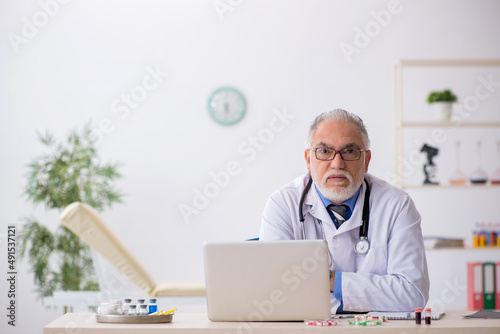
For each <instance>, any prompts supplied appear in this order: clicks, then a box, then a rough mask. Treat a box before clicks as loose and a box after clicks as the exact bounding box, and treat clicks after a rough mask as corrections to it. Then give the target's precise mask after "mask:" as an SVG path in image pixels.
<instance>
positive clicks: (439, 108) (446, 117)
mask: <svg viewBox="0 0 500 334" xmlns="http://www.w3.org/2000/svg"><path fill="white" fill-rule="evenodd" d="M451 104H452V103H451V102H433V103H431V109H432V111H433V113H434V119H435V120H436V121H438V122H449V121H450V120H451Z"/></svg>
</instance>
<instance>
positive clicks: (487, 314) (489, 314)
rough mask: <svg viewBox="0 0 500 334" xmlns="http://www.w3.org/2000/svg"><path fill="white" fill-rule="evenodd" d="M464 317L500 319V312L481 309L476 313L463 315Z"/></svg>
mask: <svg viewBox="0 0 500 334" xmlns="http://www.w3.org/2000/svg"><path fill="white" fill-rule="evenodd" d="M462 318H465V319H500V312H495V311H491V310H479V311H477V312H476V313H472V314H469V315H463V316H462Z"/></svg>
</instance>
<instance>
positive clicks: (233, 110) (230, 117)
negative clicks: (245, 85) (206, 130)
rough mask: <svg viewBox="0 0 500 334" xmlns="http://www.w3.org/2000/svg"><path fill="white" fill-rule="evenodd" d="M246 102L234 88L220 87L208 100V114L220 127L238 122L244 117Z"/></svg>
mask: <svg viewBox="0 0 500 334" xmlns="http://www.w3.org/2000/svg"><path fill="white" fill-rule="evenodd" d="M245 110H246V101H245V98H244V97H243V95H242V94H241V93H240V92H239V91H238V90H237V89H235V88H232V87H221V88H219V89H217V90H215V91H214V92H213V93H212V95H210V97H209V98H208V112H209V114H210V116H212V118H213V119H214V120H215V121H217V122H218V123H220V124H222V125H231V124H234V123H236V122H238V121H239V120H240V119H241V118H242V117H243V115H245Z"/></svg>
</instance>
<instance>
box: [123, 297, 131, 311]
mask: <svg viewBox="0 0 500 334" xmlns="http://www.w3.org/2000/svg"><path fill="white" fill-rule="evenodd" d="M131 302H132V299H124V300H123V305H122V314H123V315H128V310H129V309H130V303H131Z"/></svg>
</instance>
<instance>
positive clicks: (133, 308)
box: [128, 304, 137, 315]
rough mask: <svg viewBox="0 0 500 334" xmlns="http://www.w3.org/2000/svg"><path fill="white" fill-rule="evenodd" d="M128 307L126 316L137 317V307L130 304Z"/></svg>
mask: <svg viewBox="0 0 500 334" xmlns="http://www.w3.org/2000/svg"><path fill="white" fill-rule="evenodd" d="M128 307H129V309H128V315H137V314H136V307H137V305H135V304H130V305H129V306H128Z"/></svg>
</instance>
